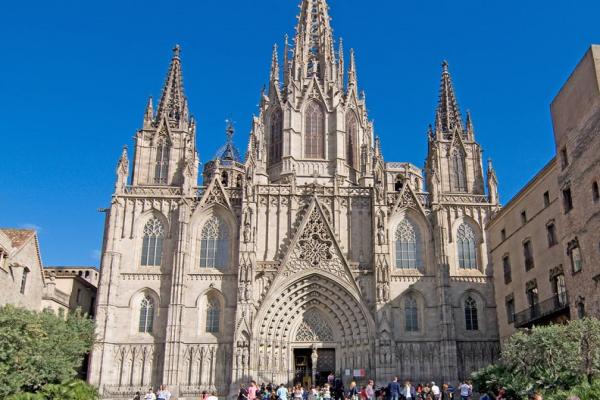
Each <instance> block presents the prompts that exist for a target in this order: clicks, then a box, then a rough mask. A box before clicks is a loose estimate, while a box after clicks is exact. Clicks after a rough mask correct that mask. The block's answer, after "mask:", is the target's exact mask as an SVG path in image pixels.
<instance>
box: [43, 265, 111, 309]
mask: <svg viewBox="0 0 600 400" xmlns="http://www.w3.org/2000/svg"><path fill="white" fill-rule="evenodd" d="M44 276H45V278H46V290H45V292H44V296H43V299H42V304H43V308H44V309H46V308H49V309H52V310H54V311H56V312H58V313H65V312H67V311H68V310H77V309H79V310H81V311H82V312H84V313H86V314H88V315H89V316H90V317H92V318H93V317H94V315H95V311H96V310H95V308H96V291H97V287H98V276H99V272H98V270H97V269H96V268H94V267H46V268H44Z"/></svg>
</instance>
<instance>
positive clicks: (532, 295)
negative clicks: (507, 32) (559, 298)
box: [525, 279, 539, 318]
mask: <svg viewBox="0 0 600 400" xmlns="http://www.w3.org/2000/svg"><path fill="white" fill-rule="evenodd" d="M525 286H526V290H525V297H527V303H528V304H529V309H530V311H531V318H535V317H537V316H538V303H539V295H538V287H537V282H536V280H535V279H534V280H532V281H529V282H527V283H526V285H525Z"/></svg>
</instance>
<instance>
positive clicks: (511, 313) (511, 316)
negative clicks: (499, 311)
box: [506, 296, 515, 324]
mask: <svg viewBox="0 0 600 400" xmlns="http://www.w3.org/2000/svg"><path fill="white" fill-rule="evenodd" d="M506 319H507V322H508V323H509V324H512V323H513V322H515V300H514V299H513V297H512V296H510V297H509V298H507V299H506Z"/></svg>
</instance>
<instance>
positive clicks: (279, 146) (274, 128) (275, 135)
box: [269, 109, 283, 164]
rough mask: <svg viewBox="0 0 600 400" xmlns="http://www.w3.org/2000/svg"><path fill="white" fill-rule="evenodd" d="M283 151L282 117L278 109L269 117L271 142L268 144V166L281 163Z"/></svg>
mask: <svg viewBox="0 0 600 400" xmlns="http://www.w3.org/2000/svg"><path fill="white" fill-rule="evenodd" d="M282 150H283V115H282V113H281V110H280V109H278V110H276V111H275V112H273V114H272V115H271V141H270V143H269V164H276V163H278V162H280V161H281V154H282Z"/></svg>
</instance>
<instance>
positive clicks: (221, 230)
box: [200, 216, 229, 268]
mask: <svg viewBox="0 0 600 400" xmlns="http://www.w3.org/2000/svg"><path fill="white" fill-rule="evenodd" d="M227 266H229V230H228V229H227V224H225V221H223V220H222V219H221V218H219V217H218V216H213V217H211V218H210V219H209V220H208V221H206V223H205V224H204V226H203V227H202V231H201V232H200V268H225V267H227Z"/></svg>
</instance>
